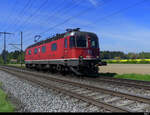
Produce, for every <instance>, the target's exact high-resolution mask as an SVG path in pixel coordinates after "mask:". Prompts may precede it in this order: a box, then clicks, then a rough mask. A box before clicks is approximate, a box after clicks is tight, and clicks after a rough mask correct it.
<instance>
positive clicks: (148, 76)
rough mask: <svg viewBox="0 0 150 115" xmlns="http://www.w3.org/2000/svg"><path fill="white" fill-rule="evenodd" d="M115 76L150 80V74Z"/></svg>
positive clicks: (116, 76) (117, 76)
mask: <svg viewBox="0 0 150 115" xmlns="http://www.w3.org/2000/svg"><path fill="white" fill-rule="evenodd" d="M114 78H122V79H132V80H141V81H150V75H141V74H123V75H115V76H114Z"/></svg>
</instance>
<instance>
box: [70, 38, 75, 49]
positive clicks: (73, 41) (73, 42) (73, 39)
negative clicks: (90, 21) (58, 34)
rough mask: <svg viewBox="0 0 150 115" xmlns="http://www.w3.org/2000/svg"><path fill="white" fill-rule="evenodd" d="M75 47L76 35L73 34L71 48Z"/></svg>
mask: <svg viewBox="0 0 150 115" xmlns="http://www.w3.org/2000/svg"><path fill="white" fill-rule="evenodd" d="M74 47H75V37H74V36H71V37H70V48H74Z"/></svg>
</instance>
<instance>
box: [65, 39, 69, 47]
mask: <svg viewBox="0 0 150 115" xmlns="http://www.w3.org/2000/svg"><path fill="white" fill-rule="evenodd" d="M67 41H68V40H67V39H65V48H67V47H68V44H67Z"/></svg>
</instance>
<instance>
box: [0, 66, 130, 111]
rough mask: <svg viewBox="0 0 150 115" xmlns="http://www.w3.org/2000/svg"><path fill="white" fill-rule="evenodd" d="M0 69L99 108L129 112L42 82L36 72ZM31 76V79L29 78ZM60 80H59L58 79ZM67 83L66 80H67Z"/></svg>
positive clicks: (46, 81)
mask: <svg viewBox="0 0 150 115" xmlns="http://www.w3.org/2000/svg"><path fill="white" fill-rule="evenodd" d="M0 70H2V71H5V72H7V73H10V74H12V75H15V76H17V77H19V78H20V77H23V78H24V79H26V80H28V81H32V82H36V83H38V84H39V85H40V86H44V87H48V88H50V89H53V90H55V91H58V92H61V93H64V94H67V95H69V96H72V97H74V98H77V99H80V100H83V101H86V102H88V103H91V104H93V105H96V106H98V107H100V108H102V107H103V108H105V109H106V108H107V110H110V111H112V112H129V111H128V110H126V109H123V108H120V107H116V106H112V105H110V104H107V103H104V102H99V101H97V100H94V99H92V98H90V97H87V96H83V95H80V94H77V93H74V92H72V91H69V90H66V89H63V88H60V87H56V86H54V85H51V84H50V83H49V82H48V80H44V81H45V82H43V81H42V80H41V79H44V78H41V79H38V78H37V76H40V75H36V74H31V73H30V74H29V73H28V75H27V73H26V72H24V73H22V72H21V71H14V70H11V69H10V68H9V69H8V68H7V69H6V68H0ZM31 78H32V79H31ZM59 82H60V81H59ZM67 83H68V82H67Z"/></svg>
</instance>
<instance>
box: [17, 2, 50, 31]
mask: <svg viewBox="0 0 150 115" xmlns="http://www.w3.org/2000/svg"><path fill="white" fill-rule="evenodd" d="M47 2H48V0H45V1H44V2H43V3H42V4H41V5H40V6H39V7H38V9H36V10H35V11H34V13H32V14H31V15H30V16H29V17H28V18H27V19H26V20H25V21H24V22H22V23H21V24H20V25H23V24H24V25H25V24H26V23H28V22H29V21H30V20H31V18H32V17H33V16H34V15H36V14H37V13H38V12H39V11H40V9H41V8H43V7H44V6H45V5H47ZM20 28H21V27H18V28H17V29H16V30H15V32H16V31H19V29H20Z"/></svg>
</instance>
